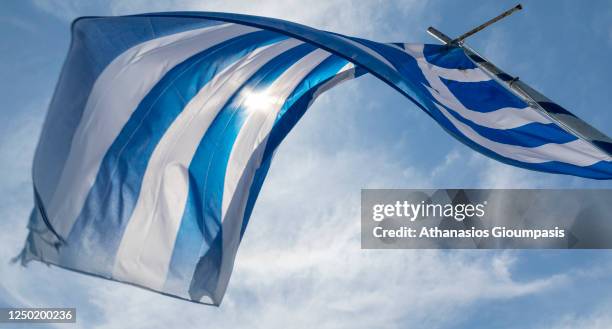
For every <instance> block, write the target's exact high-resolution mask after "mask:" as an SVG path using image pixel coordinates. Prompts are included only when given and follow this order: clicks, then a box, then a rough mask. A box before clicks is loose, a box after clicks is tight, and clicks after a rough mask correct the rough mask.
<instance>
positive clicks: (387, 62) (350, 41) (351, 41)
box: [336, 35, 397, 71]
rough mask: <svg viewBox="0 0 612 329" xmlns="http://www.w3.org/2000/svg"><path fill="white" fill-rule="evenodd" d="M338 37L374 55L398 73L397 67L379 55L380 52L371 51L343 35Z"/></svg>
mask: <svg viewBox="0 0 612 329" xmlns="http://www.w3.org/2000/svg"><path fill="white" fill-rule="evenodd" d="M336 37H338V38H340V39H342V40H344V41H347V42H348V43H350V44H351V45H353V46H355V47H357V48H359V49H361V50H363V51H365V52H366V53H368V54H370V55H372V56H374V57H375V58H376V59H378V60H379V61H381V62H383V63H385V64H386V65H387V66H388V67H389V68H390V69H392V70H394V71H397V70H396V69H395V66H393V64H391V62H389V61H388V60H387V59H386V58H385V57H383V55H381V54H379V53H378V52H376V51H375V50H373V49H370V47H368V46H366V45H364V44H361V43H359V42H357V41H355V40H351V39H349V38H346V37H343V36H341V35H336Z"/></svg>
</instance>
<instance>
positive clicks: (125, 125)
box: [22, 12, 612, 305]
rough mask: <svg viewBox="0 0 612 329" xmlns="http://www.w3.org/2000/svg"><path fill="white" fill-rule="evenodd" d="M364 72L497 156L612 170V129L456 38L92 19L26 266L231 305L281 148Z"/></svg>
mask: <svg viewBox="0 0 612 329" xmlns="http://www.w3.org/2000/svg"><path fill="white" fill-rule="evenodd" d="M363 74H373V75H375V76H376V77H378V78H379V79H381V80H382V81H384V82H385V83H387V84H388V85H389V86H391V87H393V88H395V89H396V90H398V91H399V92H400V93H402V94H403V95H405V96H406V97H408V98H409V99H410V100H412V101H413V102H414V103H415V104H416V105H417V106H418V107H420V108H421V109H422V110H424V111H425V112H426V113H427V114H428V115H430V116H431V117H432V118H433V119H434V120H436V121H437V122H438V123H439V124H440V125H441V126H442V127H443V128H444V129H445V130H446V131H447V132H449V133H450V134H451V135H452V136H454V137H455V138H457V139H458V140H460V141H461V142H463V143H465V144H466V145H468V146H469V147H471V148H473V149H475V150H476V151H478V152H481V153H483V154H485V155H487V156H490V157H492V158H494V159H497V160H499V161H502V162H505V163H508V164H511V165H515V166H519V167H523V168H527V169H531V170H539V171H545V172H552V173H561V174H569V175H575V176H582V177H588V178H595V179H610V178H611V177H612V165H611V162H610V161H611V158H610V156H609V154H608V153H607V152H606V148H608V149H610V148H609V146H610V145H612V144H611V143H610V140H609V139H608V138H607V137H606V136H605V135H603V134H600V135H598V141H597V143H598V144H597V143H593V141H590V140H586V139H584V138H580V137H578V136H576V135H575V134H573V133H572V132H571V130H568V129H566V127H564V126H563V125H562V124H559V123H558V122H557V121H556V120H554V119H555V118H554V117H551V116H549V115H546V113H542V112H541V111H538V109H536V108H534V107H532V106H530V104H529V103H528V102H527V101H525V100H523V99H521V98H520V97H518V96H517V95H515V94H513V93H512V92H510V91H508V89H506V88H505V87H504V86H503V85H502V84H501V83H500V82H499V81H498V79H495V78H494V77H492V76H490V75H489V74H488V73H487V72H485V71H483V70H482V69H481V68H480V67H479V65H478V63H477V60H474V59H473V58H470V57H468V56H467V55H466V54H465V53H464V52H463V50H462V49H461V48H458V47H448V46H436V45H423V44H403V43H378V42H374V41H369V40H364V39H360V38H353V37H349V36H344V35H339V34H335V33H331V32H326V31H321V30H317V29H313V28H310V27H307V26H303V25H299V24H295V23H291V22H287V21H282V20H278V19H272V18H264V17H256V16H246V15H237V14H224V13H194V12H177V13H156V14H143V15H135V16H121V17H84V18H80V19H77V20H76V21H75V22H74V23H73V26H72V43H71V46H70V49H69V52H68V56H67V58H66V62H65V64H64V67H63V70H62V73H61V76H60V79H59V81H58V84H57V87H56V90H55V94H54V97H53V99H52V102H51V104H50V107H49V111H48V114H47V118H46V120H45V123H44V126H43V131H42V133H41V137H40V140H39V144H38V147H37V150H36V154H35V159H34V163H33V185H34V195H35V198H34V199H35V207H34V210H33V211H32V215H31V217H30V223H29V228H30V234H29V236H28V238H27V241H26V246H25V248H24V251H23V252H22V260H23V262H24V263H25V262H27V261H29V260H32V259H35V260H40V261H43V262H45V263H48V264H53V265H57V266H60V267H63V268H67V269H72V270H75V271H79V272H84V273H88V274H92V275H96V276H101V277H105V278H109V279H112V280H116V281H121V282H126V283H130V284H133V285H137V286H141V287H145V288H148V289H151V290H154V291H158V292H162V293H164V294H167V295H171V296H176V297H179V298H183V299H187V300H191V301H195V302H201V303H209V304H217V305H218V304H219V303H220V302H221V300H222V298H223V295H224V293H225V290H226V287H227V285H228V281H229V278H230V275H231V272H232V268H233V264H234V259H235V256H236V252H237V249H238V245H239V243H240V240H241V238H242V236H243V234H244V232H245V228H246V226H247V224H248V220H249V217H250V214H251V212H252V210H253V207H254V204H255V200H256V199H257V195H258V193H259V190H260V189H261V186H262V184H263V182H264V179H265V176H266V174H267V171H268V168H269V166H270V162H271V160H272V158H273V154H274V151H275V149H276V148H277V146H278V145H279V144H280V143H281V142H282V140H283V139H284V138H285V136H286V135H287V134H288V133H289V132H290V130H291V129H292V128H293V127H294V126H295V124H296V123H297V122H298V120H299V119H300V118H301V116H302V115H303V114H304V113H305V111H306V110H307V108H308V107H309V105H310V104H311V103H312V102H313V101H314V100H315V99H316V98H317V96H319V95H320V94H321V93H322V92H324V91H326V90H328V89H329V88H331V87H333V86H335V85H337V84H339V83H341V82H343V81H346V80H349V79H352V78H355V77H358V76H360V75H363ZM566 113H569V112H567V111H565V112H563V115H565V116H571V120H573V121H574V122H578V123H582V121H581V120H580V119H578V118H576V117H575V116H573V115H571V113H570V114H566ZM383 115H384V114H383Z"/></svg>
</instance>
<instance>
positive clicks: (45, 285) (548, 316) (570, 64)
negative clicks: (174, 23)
mask: <svg viewBox="0 0 612 329" xmlns="http://www.w3.org/2000/svg"><path fill="white" fill-rule="evenodd" d="M522 3H523V4H524V6H525V10H524V11H522V12H520V13H518V14H515V15H514V16H512V17H511V18H509V19H507V20H505V21H503V22H501V23H498V24H496V25H495V26H494V27H492V28H490V29H489V30H485V31H484V32H482V33H479V34H478V35H477V36H475V37H474V38H473V39H472V40H470V42H469V43H470V45H472V46H473V47H474V48H475V49H477V50H479V51H481V52H482V53H483V54H484V55H485V56H487V57H488V58H489V59H491V60H492V61H494V62H495V63H496V64H498V65H499V66H500V67H502V68H504V69H506V70H507V71H508V72H510V73H512V74H514V75H518V76H520V77H521V79H522V80H524V81H526V82H528V83H530V84H531V85H532V86H533V87H535V88H536V89H539V90H540V91H542V92H543V93H544V94H546V95H547V96H549V97H550V98H551V99H553V100H556V101H557V102H558V103H560V104H561V105H563V106H564V107H566V108H568V109H570V110H571V111H573V112H574V113H575V114H577V115H579V116H581V117H582V118H583V119H585V120H586V121H588V122H590V123H592V124H593V125H594V126H596V127H598V128H599V129H601V130H602V131H604V132H606V133H608V135H610V134H612V111H610V106H609V101H610V88H609V83H608V81H609V79H608V78H609V75H610V72H612V63H611V62H610V60H609V58H610V56H611V54H612V3H611V2H609V1H605V0H594V1H589V2H588V3H587V2H582V1H546V0H540V1H523V2H522ZM514 4H515V3H514V2H511V1H495V2H493V1H472V0H470V1H393V2H392V1H363V2H351V1H348V0H332V1H315V0H311V1H297V0H290V1H282V2H280V1H279V2H274V1H268V0H264V1H257V2H249V1H232V2H231V3H225V2H224V1H218V0H212V1H199V0H188V1H155V2H150V1H144V0H134V1H124V2H119V1H87V2H85V1H69V0H65V1H51V0H41V1H18V0H14V1H3V2H2V3H1V4H0V26H1V28H0V38H1V39H2V40H3V42H2V43H0V58H1V59H2V60H1V61H0V72H1V73H2V75H1V77H2V79H0V102H2V106H0V156H1V158H2V161H1V162H0V173H1V174H0V196H1V198H0V200H2V201H1V202H0V216H1V218H2V220H0V241H2V248H0V264H2V265H1V266H0V306H4V305H20V306H47V307H58V306H66V307H77V309H78V311H77V312H78V323H77V324H76V326H75V325H72V327H82V328H123V327H133V328H141V327H142V328H145V327H146V328H156V327H159V328H165V327H169V326H174V327H180V328H189V327H203V326H208V327H215V328H233V327H237V326H241V327H244V326H248V327H256V328H258V327H262V328H280V327H304V328H311V327H314V326H315V325H316V326H317V327H323V328H336V327H348V326H351V327H354V328H371V327H385V328H418V327H429V328H479V327H486V328H609V327H610V326H612V316H611V315H610V314H609V311H608V312H606V311H607V310H609V309H611V308H612V294H611V293H610V292H611V291H612V253H611V252H608V251H563V250H562V251H502V252H492V251H409V250H361V249H360V246H359V195H360V189H361V188H366V187H369V188H425V187H433V188H447V187H462V188H467V187H483V188H610V187H612V183H610V182H601V181H592V180H586V179H580V178H574V177H567V176H560V175H552V174H544V173H534V172H529V171H526V170H522V169H517V168H512V167H509V166H507V165H503V164H500V163H497V162H494V161H492V160H489V159H487V158H484V157H483V156H480V155H478V154H476V153H475V152H473V151H471V150H470V149H468V148H467V147H465V146H463V145H462V144H460V143H459V142H457V141H455V140H454V139H453V138H452V137H450V136H449V135H447V134H446V133H444V132H443V131H442V129H441V128H440V127H438V126H437V124H436V123H435V122H433V121H432V120H431V119H430V118H429V117H428V116H427V115H425V113H422V112H421V111H420V110H419V109H418V108H417V107H416V106H414V105H413V104H411V103H410V102H409V101H408V100H406V99H405V98H403V97H402V96H401V95H399V94H398V93H397V92H395V91H394V90H392V89H391V88H389V87H388V86H386V85H384V84H383V83H382V82H380V81H377V80H376V79H375V78H373V77H369V76H364V77H361V78H359V79H357V80H354V81H350V82H348V83H345V84H343V85H341V86H339V87H336V88H335V89H333V90H331V91H329V92H327V93H326V94H324V95H323V96H322V97H321V98H319V99H318V101H317V102H316V103H315V104H314V105H313V106H312V108H311V109H310V110H309V112H308V113H307V114H306V115H305V116H304V118H303V119H302V121H301V122H300V123H299V124H298V126H297V127H296V128H295V129H294V131H293V132H292V133H291V134H290V136H289V137H288V138H287V140H286V141H285V142H284V144H283V145H281V147H280V148H279V150H278V152H277V156H276V159H275V161H274V163H273V165H272V168H271V171H270V175H269V178H268V180H267V182H266V184H265V185H264V188H263V190H262V192H261V197H260V199H259V201H258V203H257V205H256V207H255V211H254V213H253V217H252V219H251V222H250V226H249V228H248V230H247V233H246V236H245V239H244V241H243V244H242V246H241V248H240V251H239V253H238V258H237V262H236V267H235V271H234V274H233V277H232V279H231V281H230V286H229V289H228V292H227V295H226V297H225V299H224V302H223V304H222V305H221V307H220V308H214V307H207V306H202V305H196V304H191V303H186V302H182V301H178V300H174V299H171V298H168V297H164V296H161V295H157V294H154V293H151V292H148V291H144V290H141V289H137V288H133V287H129V286H125V285H121V284H118V283H114V282H109V281H105V280H101V279H96V278H91V277H87V276H83V275H79V274H74V273H71V272H67V271H64V270H60V269H56V268H49V267H47V266H44V265H41V264H38V263H32V264H31V265H29V266H28V267H27V268H22V267H20V266H17V265H9V264H8V263H9V260H10V258H11V257H13V256H15V255H17V253H18V252H19V250H20V248H21V246H22V245H23V241H24V239H25V236H26V234H27V230H26V227H25V226H26V222H27V216H28V213H29V210H30V208H31V205H32V200H31V199H32V197H31V187H30V186H31V181H30V163H31V159H32V154H33V151H34V148H35V146H36V140H37V137H38V135H39V133H40V127H41V125H42V121H43V119H44V115H45V112H46V106H47V104H48V102H49V99H50V97H51V95H52V93H53V88H54V85H55V82H56V80H57V77H58V74H59V71H60V68H61V64H62V61H63V59H64V56H65V54H66V51H67V47H68V44H69V41H70V40H69V24H70V21H71V20H72V19H74V18H76V17H78V16H83V15H120V14H129V13H140V12H153V11H169V10H211V11H227V12H240V13H249V14H257V15H264V16H273V17H279V18H284V19H288V20H293V21H297V22H300V23H304V24H308V25H312V26H315V27H318V28H323V29H327V30H332V31H335V32H340V33H345V34H351V35H355V36H360V37H365V38H370V39H373V40H377V41H389V42H391V41H397V42H417V43H418V42H427V43H435V40H433V39H431V38H430V37H429V36H428V35H427V34H426V33H425V29H426V28H427V27H428V26H429V25H433V26H436V27H437V28H439V29H440V30H441V31H444V32H446V33H447V34H449V35H451V36H454V35H457V34H459V33H462V32H464V31H465V30H467V29H469V28H471V27H472V26H475V25H477V24H480V23H481V22H482V21H484V20H485V19H488V18H490V17H492V16H494V15H496V14H497V13H499V12H501V11H502V10H505V9H507V8H509V7H511V6H513V5H514ZM587 4H588V5H587ZM517 315H520V317H519V316H517ZM62 327H66V325H63V326H62Z"/></svg>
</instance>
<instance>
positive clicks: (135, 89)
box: [48, 24, 256, 236]
mask: <svg viewBox="0 0 612 329" xmlns="http://www.w3.org/2000/svg"><path fill="white" fill-rule="evenodd" d="M255 30H256V29H254V28H251V27H246V26H242V25H235V24H232V25H225V26H221V27H219V26H214V27H208V28H202V29H198V30H191V31H187V32H181V33H177V34H173V35H169V36H166V37H162V38H158V39H154V40H150V41H147V42H144V43H142V44H139V45H137V46H134V47H132V48H130V49H129V50H127V51H125V52H124V53H122V54H121V55H120V56H119V57H117V58H116V59H115V60H113V62H111V64H109V65H108V66H107V67H106V68H105V69H104V71H103V72H102V73H101V75H100V77H99V79H98V80H97V81H96V83H95V84H94V87H93V89H92V93H91V96H90V97H89V99H88V101H87V105H86V107H85V110H84V115H83V118H82V119H81V122H80V123H79V126H78V128H77V130H76V132H75V135H74V138H73V143H72V145H71V148H70V152H69V155H68V158H67V160H66V164H65V166H64V169H63V171H62V175H61V178H60V180H59V183H58V187H57V188H56V191H55V193H54V196H53V198H52V201H51V203H50V204H49V207H48V215H49V218H50V220H51V221H52V223H53V225H54V227H55V230H56V231H57V233H58V234H59V235H60V236H66V235H67V234H68V233H69V232H70V229H71V228H72V225H73V223H74V222H75V220H76V218H77V216H78V215H79V213H80V211H81V209H82V207H83V205H84V203H85V200H86V198H87V195H88V192H89V190H90V189H91V187H92V186H93V184H94V182H95V179H96V176H97V174H98V171H99V168H100V164H101V163H102V160H103V158H104V156H105V154H106V152H107V150H108V149H109V148H110V146H111V145H112V143H113V142H114V141H115V139H116V138H117V136H118V135H119V133H120V132H121V129H122V128H123V127H124V125H125V123H126V122H127V121H128V119H129V118H130V116H131V114H132V113H133V111H135V110H136V108H137V107H138V104H139V103H140V102H141V101H142V99H143V98H144V96H145V95H146V94H147V93H148V92H149V91H150V90H151V88H153V86H154V85H155V84H156V83H157V82H158V81H159V80H160V79H161V78H162V77H163V76H164V75H165V74H166V73H167V72H168V71H169V70H170V69H172V68H173V67H174V66H176V65H177V64H178V63H180V62H182V61H184V60H185V59H187V58H189V57H191V56H193V55H194V54H196V53H198V52H201V51H203V50H205V49H208V48H210V47H212V46H214V45H216V44H219V43H221V42H223V41H225V40H228V39H231V38H233V37H236V36H239V35H243V34H246V33H249V32H252V31H255ZM160 46H166V47H164V48H162V49H158V50H156V51H149V52H148V53H146V54H143V52H144V51H146V50H147V49H152V48H155V47H160ZM135 59H137V60H135Z"/></svg>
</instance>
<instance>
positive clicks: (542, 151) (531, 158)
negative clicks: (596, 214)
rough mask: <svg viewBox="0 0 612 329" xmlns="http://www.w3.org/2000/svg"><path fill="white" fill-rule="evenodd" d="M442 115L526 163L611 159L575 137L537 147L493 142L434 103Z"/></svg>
mask: <svg viewBox="0 0 612 329" xmlns="http://www.w3.org/2000/svg"><path fill="white" fill-rule="evenodd" d="M436 106H437V107H438V109H439V110H440V111H441V112H442V114H444V116H445V117H446V118H447V119H448V120H450V121H451V122H452V124H453V125H454V126H455V127H456V128H457V129H458V130H459V131H460V132H461V133H463V134H464V135H465V136H467V137H468V138H469V139H471V140H472V141H474V142H476V143H478V144H480V145H481V146H482V147H484V148H487V149H489V150H491V151H493V152H495V153H498V154H500V155H501V156H504V157H506V158H509V159H513V160H518V161H522V162H528V163H543V162H549V161H560V162H565V163H569V164H573V165H576V166H582V167H586V166H590V165H593V164H595V163H597V162H600V161H602V160H603V161H611V160H612V158H610V157H609V156H608V155H606V154H604V153H603V152H601V151H599V150H598V149H596V148H594V147H593V146H592V145H591V144H589V143H587V142H585V141H583V140H582V139H577V140H574V141H571V142H568V143H565V144H555V143H549V144H544V145H541V146H538V147H522V146H516V145H509V144H503V143H498V142H494V141H492V140H489V139H487V138H485V137H482V136H481V135H480V134H478V133H477V132H476V131H474V130H473V129H472V128H471V127H469V126H467V125H465V124H464V123H462V122H461V121H459V120H457V119H456V118H455V117H454V116H453V115H452V114H450V113H448V111H447V110H446V109H445V108H444V107H442V106H440V105H438V104H436Z"/></svg>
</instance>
